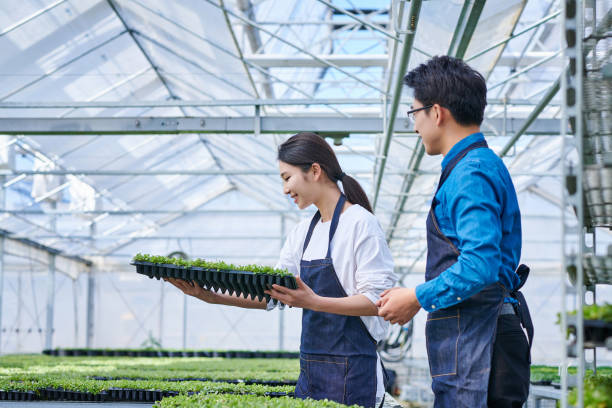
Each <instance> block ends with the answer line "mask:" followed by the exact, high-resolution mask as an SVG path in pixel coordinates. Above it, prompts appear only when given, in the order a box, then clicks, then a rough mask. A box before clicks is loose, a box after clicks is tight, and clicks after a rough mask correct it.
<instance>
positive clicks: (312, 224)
mask: <svg viewBox="0 0 612 408" xmlns="http://www.w3.org/2000/svg"><path fill="white" fill-rule="evenodd" d="M320 219H321V213H320V212H319V211H317V212H316V214H315V215H314V217H312V221H310V226H309V227H308V233H307V234H306V239H305V240H304V247H303V248H302V258H303V257H304V252H306V248H308V243H309V242H310V238H311V237H312V231H314V228H315V226H316V225H317V222H319V220H320Z"/></svg>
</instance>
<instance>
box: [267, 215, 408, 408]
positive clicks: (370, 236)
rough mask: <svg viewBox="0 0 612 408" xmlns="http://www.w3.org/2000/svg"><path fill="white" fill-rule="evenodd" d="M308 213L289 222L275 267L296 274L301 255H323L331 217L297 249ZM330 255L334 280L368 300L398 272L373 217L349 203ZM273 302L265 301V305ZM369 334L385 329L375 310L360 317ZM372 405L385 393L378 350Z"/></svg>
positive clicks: (381, 336) (380, 333) (378, 334)
mask: <svg viewBox="0 0 612 408" xmlns="http://www.w3.org/2000/svg"><path fill="white" fill-rule="evenodd" d="M311 220H312V219H310V218H309V219H306V220H303V221H301V222H300V223H299V224H298V225H296V226H295V228H293V230H292V231H291V233H290V234H289V236H288V237H287V240H286V241H285V244H284V245H283V249H282V250H281V254H280V258H279V261H278V263H277V264H276V268H278V269H283V268H285V269H287V270H288V271H289V272H290V273H292V274H294V275H296V276H299V275H300V261H301V260H302V259H304V260H306V261H311V260H313V259H323V258H325V256H326V255H327V244H328V242H329V228H330V225H331V221H327V222H321V220H319V222H318V223H317V225H316V226H315V228H314V230H313V232H312V236H311V238H310V242H309V244H308V247H307V248H306V251H304V256H303V257H302V249H303V248H304V241H305V240H306V234H307V233H308V227H309V226H310V222H311ZM331 258H332V263H333V265H334V270H335V271H336V275H337V276H338V281H339V282H340V284H341V285H342V287H343V288H344V291H345V292H346V294H347V296H352V295H357V294H361V295H364V296H366V297H367V298H368V299H370V301H372V303H376V301H377V300H378V299H379V298H380V294H381V293H382V292H383V291H384V290H386V289H389V288H392V287H393V286H394V285H395V284H396V282H397V277H396V275H395V273H394V272H393V258H392V257H391V251H390V250H389V246H388V245H387V241H386V240H385V235H384V233H383V230H382V228H381V227H380V224H379V223H378V220H377V219H376V217H375V216H374V215H373V214H372V213H370V212H369V211H368V210H366V209H365V208H363V207H361V206H360V205H356V204H354V205H351V206H350V207H348V208H347V209H346V210H344V212H343V213H341V214H340V219H339V221H338V227H337V228H336V232H335V234H334V237H333V239H332V242H331ZM273 308H274V305H273V303H272V302H269V303H268V310H271V309H273ZM360 318H361V320H362V321H363V323H364V324H365V326H366V328H367V329H368V331H369V332H370V335H371V336H372V337H373V338H374V339H375V340H376V341H380V340H382V339H384V338H385V337H386V335H387V330H388V328H389V323H388V322H386V321H385V320H384V319H383V318H382V317H378V316H361V317H360ZM376 383H377V386H376V406H378V405H380V403H381V402H382V400H383V396H384V393H385V389H384V385H383V373H382V368H381V365H380V356H379V357H378V358H377V363H376Z"/></svg>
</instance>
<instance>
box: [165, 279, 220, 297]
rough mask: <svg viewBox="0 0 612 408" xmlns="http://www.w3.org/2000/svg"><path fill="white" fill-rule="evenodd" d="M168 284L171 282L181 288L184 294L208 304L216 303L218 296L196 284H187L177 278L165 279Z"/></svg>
mask: <svg viewBox="0 0 612 408" xmlns="http://www.w3.org/2000/svg"><path fill="white" fill-rule="evenodd" d="M164 280H165V281H166V282H170V283H171V284H173V285H174V286H176V287H177V288H179V289H180V290H181V291H182V292H183V293H184V294H186V295H189V296H193V297H196V298H198V299H200V300H203V301H204V302H207V303H216V300H217V294H216V293H214V292H211V291H210V290H206V289H204V288H203V287H201V286H200V285H198V284H197V283H196V282H195V281H194V282H187V281H184V280H182V279H176V278H164Z"/></svg>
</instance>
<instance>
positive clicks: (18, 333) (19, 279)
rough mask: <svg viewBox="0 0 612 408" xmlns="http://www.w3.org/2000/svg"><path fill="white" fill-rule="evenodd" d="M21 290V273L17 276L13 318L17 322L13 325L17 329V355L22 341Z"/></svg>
mask: <svg viewBox="0 0 612 408" xmlns="http://www.w3.org/2000/svg"><path fill="white" fill-rule="evenodd" d="M21 288H22V277H21V273H18V274H17V317H16V318H15V321H16V322H17V323H16V324H15V326H16V327H17V330H16V333H15V337H16V338H15V343H16V351H17V352H18V353H19V352H21V339H22V331H21V309H23V307H22V306H21V305H23V299H22V298H21V292H22V290H21Z"/></svg>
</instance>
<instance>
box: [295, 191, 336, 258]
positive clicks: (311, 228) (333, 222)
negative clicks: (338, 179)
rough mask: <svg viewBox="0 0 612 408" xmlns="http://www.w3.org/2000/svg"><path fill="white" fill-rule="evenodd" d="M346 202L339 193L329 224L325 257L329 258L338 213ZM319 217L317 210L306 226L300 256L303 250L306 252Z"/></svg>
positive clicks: (319, 213)
mask: <svg viewBox="0 0 612 408" xmlns="http://www.w3.org/2000/svg"><path fill="white" fill-rule="evenodd" d="M345 202H346V197H345V196H344V194H342V193H340V198H339V199H338V203H337V204H336V208H335V209H334V215H333V217H332V220H331V225H330V226H329V242H328V244H327V255H326V256H325V257H326V258H329V257H330V255H331V240H332V238H333V237H334V234H335V233H336V228H338V222H339V221H340V213H341V212H342V207H344V203H345ZM320 219H321V212H320V211H317V212H316V214H315V215H314V216H313V217H312V221H310V226H309V227H308V233H307V234H306V239H305V240H304V247H303V248H302V257H304V252H306V248H308V244H309V243H310V238H312V232H313V231H314V229H315V226H316V225H317V222H319V220H320Z"/></svg>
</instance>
